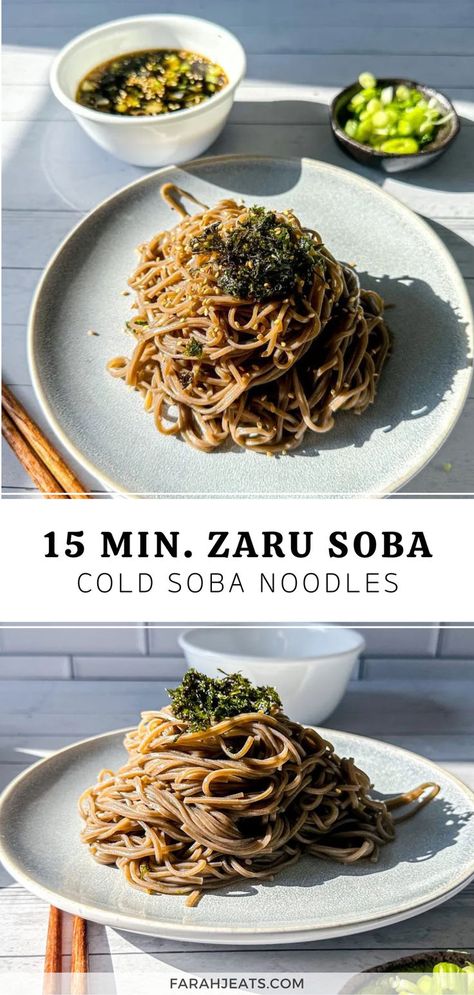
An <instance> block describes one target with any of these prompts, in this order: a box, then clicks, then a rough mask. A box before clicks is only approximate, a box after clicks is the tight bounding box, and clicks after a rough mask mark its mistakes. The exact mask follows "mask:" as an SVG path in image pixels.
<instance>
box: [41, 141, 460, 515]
mask: <svg viewBox="0 0 474 995" xmlns="http://www.w3.org/2000/svg"><path fill="white" fill-rule="evenodd" d="M250 161H252V162H254V161H258V162H268V163H273V164H275V163H278V162H289V163H298V162H299V163H304V164H305V165H307V166H309V167H310V168H311V167H312V166H314V165H316V166H317V168H318V170H326V171H327V172H329V173H333V174H334V173H335V174H336V175H341V174H343V175H345V176H347V175H348V176H350V177H351V181H352V182H353V183H354V184H355V185H356V186H357V185H358V186H362V187H363V188H365V189H367V188H370V189H371V190H372V191H373V190H374V189H375V190H377V191H378V193H379V194H380V195H381V197H383V198H388V200H389V202H390V203H391V204H392V206H393V207H394V208H395V209H396V210H398V212H399V213H400V214H401V215H402V216H403V217H407V216H408V217H409V218H410V221H411V223H412V224H415V225H417V226H418V227H419V228H420V229H421V231H422V232H423V235H424V237H425V239H426V240H428V241H430V242H431V243H432V245H433V246H434V247H435V249H436V251H437V253H438V254H439V255H441V256H443V257H444V260H445V264H446V267H447V268H448V269H449V271H450V273H451V276H452V279H453V282H454V283H455V285H456V289H457V293H458V299H459V301H460V302H461V304H462V308H463V311H465V314H466V319H467V320H466V327H465V333H466V336H467V337H468V340H469V352H470V356H472V353H473V349H474V327H473V326H474V316H473V310H472V307H471V302H470V298H469V296H468V293H467V289H466V286H465V283H464V280H463V277H462V275H461V273H460V270H459V268H458V266H457V265H456V263H455V261H454V259H453V257H452V255H451V253H450V252H449V250H448V249H447V248H446V246H445V245H444V243H443V242H442V241H441V239H440V238H439V237H438V235H436V233H435V232H434V231H433V230H432V229H431V228H430V226H429V225H428V224H427V222H426V221H423V219H422V218H420V216H419V215H418V214H416V213H415V212H414V211H412V210H411V209H410V208H409V207H407V206H406V205H405V204H403V203H402V202H401V201H399V200H398V199H397V198H396V197H394V196H392V194H389V193H387V192H386V191H385V190H383V189H382V188H381V187H379V186H378V185H377V184H374V183H372V181H371V180H367V179H365V177H362V176H359V175H358V173H354V172H352V170H349V169H343V168H342V167H341V166H333V165H332V164H331V163H327V162H323V161H321V160H319V159H312V158H309V157H306V156H301V157H298V156H287V157H281V156H280V157H278V156H264V155H245V154H239V155H219V156H203V157H201V158H199V159H192V160H190V161H189V162H185V163H180V164H179V166H163V167H162V168H161V169H158V170H155V171H154V172H152V173H149V174H147V175H146V176H141V177H139V179H137V180H134V181H133V182H132V183H128V184H127V185H126V186H125V187H122V188H121V189H120V190H116V191H115V192H114V193H113V194H111V195H110V196H109V197H106V198H105V200H103V201H101V203H100V204H98V205H97V206H96V207H95V208H93V210H92V211H90V212H89V213H88V214H87V215H86V217H85V218H83V219H82V220H81V221H80V222H79V223H78V224H77V225H75V227H74V228H73V229H72V231H71V232H70V233H69V234H68V235H67V236H66V238H65V239H64V240H63V241H62V242H61V243H60V245H59V246H58V248H57V249H56V252H55V253H54V254H53V255H52V257H51V259H50V260H49V262H48V264H47V266H46V267H45V269H44V271H43V274H42V277H41V279H40V282H39V284H38V286H37V288H36V291H35V294H34V296H33V301H32V304H31V308H30V313H29V318H28V332H27V355H28V364H29V369H30V375H31V380H32V383H33V387H34V390H35V393H36V396H37V398H38V400H39V403H40V405H41V408H42V410H43V412H44V414H45V416H46V418H47V420H48V422H49V424H50V426H51V428H52V429H53V431H54V432H55V433H56V435H57V437H58V438H59V439H60V441H61V442H62V444H63V445H64V446H65V448H66V449H67V450H68V452H69V453H70V455H71V456H72V457H74V459H76V460H77V461H78V463H80V465H81V466H82V467H83V468H84V469H85V470H87V471H88V472H89V473H91V474H92V475H93V476H94V477H96V479H97V480H98V481H99V482H100V483H101V484H102V485H103V486H104V487H105V488H106V489H107V490H108V491H110V492H113V493H116V494H119V495H124V496H127V497H139V496H142V497H145V496H152V495H151V494H148V495H147V494H131V493H130V492H129V491H128V490H127V489H126V488H125V487H123V486H122V485H121V484H120V482H119V481H116V480H113V479H112V478H111V477H109V476H108V475H107V474H105V473H104V472H103V471H102V470H101V469H100V467H98V466H96V464H95V463H94V462H93V461H92V460H90V459H89V458H88V457H87V456H85V455H84V454H83V453H82V452H81V450H80V449H78V448H77V447H76V445H75V444H74V443H73V442H72V441H71V439H70V438H69V436H68V435H67V433H66V432H65V431H64V430H63V428H62V426H61V425H60V423H59V422H58V421H57V419H56V417H55V415H54V413H53V411H52V408H51V406H50V404H49V401H48V399H47V396H46V392H45V390H44V388H43V386H42V383H41V378H40V375H39V370H38V367H37V364H36V343H35V322H36V311H37V307H38V304H39V301H40V298H41V294H42V292H43V287H44V284H45V283H46V280H47V279H48V277H49V274H50V271H51V270H52V269H53V267H54V266H55V265H56V262H57V261H58V260H59V258H60V256H61V254H62V252H63V250H64V249H65V248H66V246H68V244H69V242H70V241H71V240H72V239H74V238H75V237H76V235H77V233H78V232H79V230H81V229H82V228H83V226H85V225H90V224H91V223H92V222H93V220H95V219H96V218H97V216H98V215H99V214H100V213H101V212H102V211H103V210H104V209H105V208H107V207H108V206H109V205H110V204H111V203H113V202H114V201H117V203H118V204H119V205H120V199H121V198H122V197H124V196H126V194H127V193H128V191H129V190H131V189H133V188H134V187H137V186H140V185H145V184H148V183H151V184H152V183H155V182H156V178H157V177H159V176H162V175H165V174H167V175H168V176H171V178H172V175H173V172H174V171H175V170H176V171H178V170H179V169H186V168H196V167H199V166H202V165H205V164H209V163H214V164H217V165H219V164H225V163H227V162H250ZM472 376H473V370H472V365H471V368H470V372H469V374H468V375H467V376H466V378H465V384H464V389H462V390H459V391H458V397H457V406H456V407H455V409H454V410H453V411H452V413H451V418H450V420H449V423H448V424H447V425H446V426H445V427H444V428H443V430H442V431H441V432H440V435H439V437H438V438H437V439H436V440H435V441H434V442H433V444H432V445H430V446H429V447H427V448H426V449H425V450H424V452H423V453H422V454H421V455H420V457H419V459H418V461H417V462H416V463H414V464H413V465H412V466H411V467H410V468H409V469H408V470H407V472H406V473H404V474H401V475H400V476H398V477H397V478H396V479H394V481H393V482H392V485H391V486H390V487H389V488H387V489H385V490H384V491H382V492H380V493H379V494H377V495H372V496H380V497H383V496H385V495H386V494H390V493H392V492H394V491H397V490H399V489H400V488H401V487H403V485H404V484H406V483H407V482H408V481H409V480H411V479H413V477H415V476H416V475H417V474H418V473H419V472H420V470H422V469H423V467H424V466H426V464H427V463H429V461H430V460H431V459H432V458H433V456H435V455H436V453H437V452H438V451H439V449H440V448H441V446H442V445H443V444H444V442H446V439H447V438H448V436H449V435H450V434H451V432H452V430H453V428H454V426H455V424H456V422H457V420H458V418H459V416H460V414H461V412H462V409H463V407H464V404H465V401H466V399H467V396H468V393H469V388H470V384H471V380H472ZM154 493H155V496H166V497H170V496H172V492H159V491H157V492H154ZM232 493H233V492H229V493H227V492H219V495H218V496H220V497H225V496H230V495H231V494H232ZM303 493H304V496H306V497H308V496H310V495H311V492H306V491H305V492H303ZM314 493H317V492H314ZM339 493H342V492H339ZM175 495H176V496H178V495H179V496H181V492H175ZM185 496H186V497H196V496H199V497H201V496H202V495H200V494H194V493H192V492H190V493H187V492H186V495H185ZM205 496H206V497H213V496H215V495H214V494H213V493H212V492H209V493H206V495H205ZM248 496H249V497H251V496H252V494H251V493H249V495H248ZM258 496H259V497H261V496H262V495H260V494H259V495H258ZM264 496H268V497H270V496H286V495H285V494H280V493H279V492H269V493H268V494H267V495H264ZM290 496H291V497H298V496H299V494H298V492H294V493H292V494H291V495H290ZM325 496H326V497H328V496H330V495H329V494H326V495H325ZM343 496H346V497H347V496H350V494H349V495H347V494H344V495H343ZM358 496H359V497H362V496H364V495H358ZM366 496H367V495H366Z"/></svg>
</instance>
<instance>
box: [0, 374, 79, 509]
mask: <svg viewBox="0 0 474 995" xmlns="http://www.w3.org/2000/svg"><path fill="white" fill-rule="evenodd" d="M2 408H3V418H4V420H5V421H7V419H8V421H7V431H6V432H5V431H4V432H3V434H4V436H5V438H6V439H7V441H8V442H9V444H10V446H11V447H12V449H13V451H14V452H15V454H16V456H17V457H18V459H19V460H20V462H21V463H22V464H23V466H24V467H25V470H26V472H27V473H28V474H29V475H30V477H31V478H32V480H33V481H34V483H35V484H36V486H37V487H38V488H39V489H40V490H41V491H42V492H43V493H45V494H46V493H48V492H50V496H51V497H71V498H87V497H89V495H88V494H87V492H86V490H85V488H84V487H83V486H82V484H81V482H80V480H78V478H77V477H76V475H75V473H73V471H72V470H71V469H70V467H69V466H68V465H67V463H65V462H64V460H63V458H62V456H60V455H59V453H58V452H57V451H56V450H55V449H54V447H53V446H52V445H51V443H50V441H49V439H47V438H46V436H45V435H44V434H43V432H42V431H41V429H40V428H39V427H38V425H36V423H35V422H34V421H33V420H32V418H30V416H29V414H28V413H27V412H26V411H25V409H24V407H23V405H22V404H20V402H19V401H18V400H17V398H16V397H14V395H13V394H12V392H11V390H9V388H8V387H6V386H5V385H2ZM7 433H8V434H7ZM25 443H26V445H27V447H28V448H25ZM38 464H42V465H43V466H44V468H45V471H44V472H41V468H40V467H39V466H38ZM51 480H52V481H53V482H54V483H53V485H52V486H51ZM51 492H57V493H51Z"/></svg>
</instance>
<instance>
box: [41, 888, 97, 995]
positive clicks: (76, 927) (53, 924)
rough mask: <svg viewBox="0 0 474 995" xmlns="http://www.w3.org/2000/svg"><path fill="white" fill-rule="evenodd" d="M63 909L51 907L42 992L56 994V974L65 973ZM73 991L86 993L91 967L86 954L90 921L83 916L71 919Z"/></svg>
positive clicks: (77, 993) (83, 994)
mask: <svg viewBox="0 0 474 995" xmlns="http://www.w3.org/2000/svg"><path fill="white" fill-rule="evenodd" d="M62 932H63V913H62V912H61V911H60V909H56V908H55V907H54V906H53V905H52V906H51V908H50V910H49V920H48V933H47V937H46V952H45V958H44V983H43V995H54V993H55V992H56V991H57V989H58V987H59V985H58V980H57V975H59V974H62V973H63V964H62ZM71 943H72V945H71V966H70V974H71V995H85V993H86V992H87V974H88V971H89V964H88V955H87V922H86V920H85V919H82V918H81V916H74V918H73V921H72V941H71Z"/></svg>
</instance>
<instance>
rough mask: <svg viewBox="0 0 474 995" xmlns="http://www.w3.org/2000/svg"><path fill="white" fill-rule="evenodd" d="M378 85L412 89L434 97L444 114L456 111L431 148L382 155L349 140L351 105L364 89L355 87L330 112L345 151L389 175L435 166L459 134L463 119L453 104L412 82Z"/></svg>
mask: <svg viewBox="0 0 474 995" xmlns="http://www.w3.org/2000/svg"><path fill="white" fill-rule="evenodd" d="M377 84H378V85H380V86H400V85H401V84H404V85H405V86H408V87H410V88H411V89H416V90H418V91H419V92H420V93H422V94H423V96H424V97H427V98H428V100H430V98H431V97H434V98H435V100H436V101H437V103H438V104H439V106H440V108H441V109H442V110H443V112H444V114H448V113H449V112H450V111H452V117H451V119H450V120H449V121H446V124H442V125H441V127H440V128H438V130H437V132H436V137H435V138H434V139H433V141H432V142H430V143H429V145H425V146H424V147H423V148H422V149H420V151H419V152H411V153H406V152H405V153H404V154H402V155H399V154H397V153H396V152H379V151H378V149H372V148H371V147H370V146H369V145H362V144H361V143H360V142H356V141H355V139H354V138H349V135H346V133H345V131H344V124H345V122H346V116H347V115H346V108H347V105H348V103H349V101H350V100H351V99H352V97H353V96H354V94H355V93H358V92H359V90H360V89H361V86H360V83H351V85H350V86H346V88H345V90H341V92H340V93H338V94H337V95H336V96H335V97H334V100H333V102H332V104H331V108H330V120H331V128H332V132H333V135H334V137H335V139H336V141H337V142H338V143H339V145H340V146H341V148H343V149H344V151H345V152H347V154H348V155H351V156H352V157H353V158H354V159H358V161H359V162H362V163H364V166H377V167H378V168H379V169H384V170H385V172H387V173H400V172H402V171H403V170H404V169H419V168H420V166H427V165H428V163H430V162H434V160H435V159H437V158H438V156H440V155H442V154H443V152H445V151H446V149H447V148H448V146H449V145H451V144H452V142H454V139H455V138H456V135H457V134H458V132H459V128H460V122H459V118H458V116H457V114H456V111H455V110H454V107H453V105H452V103H451V101H450V100H448V98H447V97H445V96H444V94H443V93H439V91H438V90H433V89H432V88H431V87H430V86H423V85H422V84H421V83H415V81H414V80H412V79H389V78H386V79H378V80H377Z"/></svg>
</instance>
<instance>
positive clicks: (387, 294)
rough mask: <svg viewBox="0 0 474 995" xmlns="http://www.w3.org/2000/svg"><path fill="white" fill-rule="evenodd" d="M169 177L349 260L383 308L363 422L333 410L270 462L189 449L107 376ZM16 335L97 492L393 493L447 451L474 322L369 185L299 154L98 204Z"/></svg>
mask: <svg viewBox="0 0 474 995" xmlns="http://www.w3.org/2000/svg"><path fill="white" fill-rule="evenodd" d="M168 180H173V181H175V182H176V183H178V184H179V185H180V186H182V187H184V188H185V189H186V190H189V191H190V192H191V193H193V194H194V195H195V196H196V197H197V198H198V199H199V200H201V201H204V202H205V203H209V204H211V203H215V202H216V201H217V200H219V199H220V198H222V197H228V196H230V197H237V198H244V199H245V202H246V203H248V204H253V203H255V202H258V203H261V204H265V205H267V206H272V207H277V208H285V207H291V208H293V209H294V210H295V211H296V213H297V215H298V216H299V218H300V219H301V220H302V222H303V223H304V224H305V225H308V226H311V227H313V228H317V229H318V230H319V231H320V233H321V234H322V236H323V238H324V240H325V242H326V243H327V245H328V246H329V248H330V249H331V250H332V251H333V252H334V254H335V255H336V256H337V257H338V258H339V259H342V260H345V261H347V262H353V261H355V262H356V263H357V267H358V271H359V273H360V276H361V280H362V284H363V286H366V287H369V288H375V289H378V290H379V291H380V292H381V294H382V295H383V297H384V298H385V299H386V301H387V302H388V303H389V304H391V305H393V310H390V312H389V321H390V325H391V328H392V331H393V338H394V347H393V356H392V358H391V359H390V362H389V364H388V365H387V367H386V369H385V371H384V373H383V376H382V380H381V384H380V390H379V394H378V398H377V400H376V403H375V404H374V405H373V406H372V407H371V408H370V409H369V410H368V411H367V412H366V413H365V414H364V415H363V416H362V417H357V416H354V415H351V414H350V413H345V414H340V415H339V416H338V418H337V419H336V427H335V429H334V430H333V431H332V432H330V433H329V434H327V435H324V436H315V435H314V434H312V433H309V432H308V433H307V434H306V437H305V440H304V444H303V446H302V447H301V448H300V449H299V450H297V451H296V452H295V453H294V454H291V455H289V456H284V457H278V458H274V459H271V460H269V459H267V458H266V457H264V456H262V455H259V454H256V453H249V452H245V451H243V450H242V449H239V448H238V447H230V446H229V447H228V448H226V449H225V450H223V451H221V450H218V451H217V452H215V453H212V454H206V453H199V452H196V451H195V450H193V449H191V448H189V447H188V446H187V445H186V444H185V443H183V442H182V441H181V440H180V439H177V438H173V437H167V436H161V435H159V434H158V432H157V431H156V430H155V428H154V425H153V421H152V417H151V416H150V415H146V414H145V413H144V411H143V407H142V400H141V398H140V396H139V395H138V394H137V393H135V392H132V391H130V390H126V388H125V387H124V385H123V383H121V382H119V381H117V380H114V379H113V378H112V377H110V376H109V374H107V372H106V370H105V365H106V362H107V361H108V360H109V359H110V358H111V357H112V356H113V355H117V354H123V353H130V352H131V349H132V346H133V343H132V340H131V338H130V336H126V335H125V334H124V333H123V328H124V323H125V320H126V318H127V317H128V316H129V309H130V303H131V300H132V298H131V297H123V296H121V291H122V290H123V289H124V288H125V287H126V281H127V278H128V276H129V274H130V272H131V271H132V270H133V268H134V266H135V261H136V256H135V251H134V250H135V246H136V245H137V244H138V243H140V242H142V241H144V240H145V239H148V238H150V236H151V235H153V234H154V233H155V232H156V231H158V230H160V229H163V228H166V227H169V226H171V225H172V224H174V223H175V220H176V219H175V217H173V215H172V213H171V212H170V210H169V209H168V207H167V206H166V205H165V204H164V203H163V202H162V200H161V198H160V192H159V190H160V186H161V184H162V183H164V182H165V181H168ZM89 329H92V330H94V331H96V332H98V333H99V334H98V335H97V336H88V335H87V331H88V330H89ZM29 337H30V344H29V348H30V360H31V370H32V376H33V382H34V384H35V387H36V390H37V393H38V395H39V398H40V400H41V403H42V405H43V407H44V409H45V411H46V414H47V416H48V418H49V420H50V422H51V424H52V426H53V428H54V429H55V431H56V432H57V434H58V435H59V436H60V438H61V439H62V441H63V442H64V443H65V444H66V446H67V447H68V448H69V450H70V451H71V453H72V454H73V455H74V456H75V457H76V458H77V459H79V461H80V462H81V463H82V464H83V465H84V466H85V467H87V469H88V470H90V471H91V472H92V473H94V474H95V475H96V476H97V477H98V478H99V479H100V480H101V481H102V483H103V484H104V485H105V486H106V487H107V488H110V489H112V490H118V491H123V492H125V493H140V494H144V493H160V494H171V493H173V494H178V493H179V494H184V493H186V494H191V493H193V494H197V495H202V494H209V493H214V494H245V495H248V494H270V493H272V494H279V495H281V494H297V493H300V494H308V493H313V494H314V493H324V494H334V493H341V494H351V493H353V494H370V493H377V494H383V493H387V492H390V491H393V490H395V489H396V488H398V487H400V486H401V485H402V484H404V483H405V482H406V481H407V480H409V479H410V477H412V476H413V475H414V474H415V473H417V472H418V471H419V470H420V469H421V467H422V466H423V465H424V464H425V463H426V462H427V461H428V460H429V459H430V458H431V457H432V456H433V454H434V453H435V452H436V450H437V449H438V448H439V446H440V445H441V444H442V443H443V442H444V440H445V439H446V437H447V435H448V434H449V432H450V431H451V429H452V428H453V425H454V423H455V421H456V419H457V417H458V415H459V413H460V411H461V408H462V405H463V403H464V400H465V398H466V394H467V391H468V387H469V382H470V376H471V359H470V357H471V355H472V313H471V310H470V305H469V301H468V297H467V293H466V290H465V287H464V284H463V281H462V278H461V276H460V274H459V272H458V270H457V267H456V265H455V263H454V262H453V260H452V258H451V256H450V255H449V253H448V251H447V250H446V248H445V247H444V245H443V244H442V243H441V241H440V240H439V239H438V237H437V236H436V235H435V234H434V233H433V232H432V230H431V229H430V228H429V227H428V226H427V225H426V224H425V222H423V221H421V220H420V218H418V217H417V216H416V215H415V214H413V213H412V212H411V211H409V210H408V208H406V207H404V206H403V205H402V204H400V203H399V202H398V201H396V200H395V199H394V198H392V197H390V196H389V195H388V194H385V193H384V192H383V191H382V190H380V189H379V187H377V186H375V185H374V184H372V183H370V182H368V181H367V180H364V179H361V178H360V177H359V176H356V175H354V174H353V173H350V172H348V171H346V170H343V169H339V168H337V167H335V166H330V165H328V164H326V163H322V162H315V161H313V160H311V159H273V158H265V157H244V156H219V157H215V158H207V159H201V160H197V161H196V162H193V163H190V164H188V165H185V166H181V167H179V168H174V167H172V168H166V169H164V170H159V171H158V172H156V173H153V174H151V175H149V176H146V177H145V178H143V179H141V180H139V181H138V182H136V183H133V184H132V185H131V186H128V187H126V188H125V189H124V190H122V191H121V192H120V193H117V194H115V195H114V196H112V197H110V198H109V199H108V200H107V201H105V202H104V203H103V204H102V205H100V206H99V207H98V208H96V210H94V211H93V212H92V213H91V214H90V215H89V216H88V217H87V218H86V219H85V221H83V222H82V223H81V224H80V225H79V226H78V227H77V228H76V229H75V231H74V232H73V233H72V235H71V236H70V237H69V238H68V239H67V240H66V242H65V243H64V244H63V245H62V246H61V247H60V249H59V250H58V252H57V253H56V255H55V256H54V257H53V259H52V260H51V263H50V264H49V266H48V268H47V269H46V272H45V275H44V277H43V279H42V282H41V284H40V286H39V289H38V292H37V295H36V299H35V302H34V305H33V309H32V314H31V321H30V331H29Z"/></svg>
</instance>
